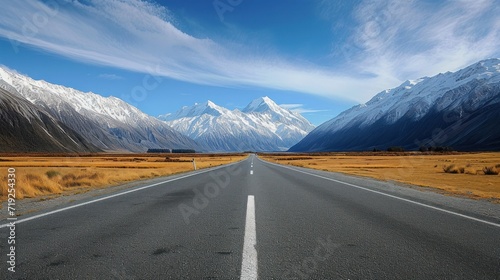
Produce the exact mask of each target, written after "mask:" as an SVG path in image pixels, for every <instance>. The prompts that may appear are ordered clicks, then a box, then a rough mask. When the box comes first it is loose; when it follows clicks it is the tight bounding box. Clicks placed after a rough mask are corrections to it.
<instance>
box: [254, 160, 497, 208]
mask: <svg viewBox="0 0 500 280" xmlns="http://www.w3.org/2000/svg"><path fill="white" fill-rule="evenodd" d="M261 157H262V158H263V159H265V160H269V161H272V162H277V163H281V164H290V165H295V166H300V167H307V168H313V169H319V170H325V171H334V172H341V173H347V174H352V175H358V176H364V177H370V178H375V179H379V180H386V181H397V182H401V183H407V184H412V185H417V186H423V187H430V188H435V189H438V190H442V191H444V192H447V193H451V194H458V195H465V196H468V197H471V198H485V199H491V200H492V201H494V202H496V203H499V202H500V175H498V174H497V175H485V173H484V171H487V172H488V170H483V169H485V168H489V169H490V171H493V172H492V173H493V174H494V173H498V172H499V171H500V153H448V154H439V153H436V154H431V153H328V154H308V155H305V154H300V155H299V154H298V155H291V154H281V155H272V154H263V155H261ZM444 169H447V171H448V172H449V173H447V172H445V170H444ZM452 172H453V173H452Z"/></svg>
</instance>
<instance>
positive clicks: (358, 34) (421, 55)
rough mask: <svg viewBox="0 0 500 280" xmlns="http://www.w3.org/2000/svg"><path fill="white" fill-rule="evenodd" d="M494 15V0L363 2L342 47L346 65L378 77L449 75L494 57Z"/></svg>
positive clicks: (499, 24)
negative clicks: (347, 39)
mask: <svg viewBox="0 0 500 280" xmlns="http://www.w3.org/2000/svg"><path fill="white" fill-rule="evenodd" d="M499 14H500V5H498V1H496V0H448V1H440V2H437V1H433V2H427V1H416V0H410V1H400V0H380V1H378V0H377V1H374V0H365V1H363V2H362V3H361V4H360V5H359V6H357V8H356V10H355V18H356V19H357V25H356V28H355V32H354V35H353V36H352V37H351V38H350V41H349V42H348V43H347V44H346V45H344V48H347V49H349V48H351V49H352V50H354V51H352V52H350V53H348V54H349V55H350V65H351V66H353V67H356V68H358V69H360V70H363V71H366V72H368V73H371V74H374V75H376V76H378V77H380V78H386V79H391V80H404V79H409V78H419V77H421V76H430V75H435V74H438V73H441V72H446V71H454V70H458V69H459V68H463V67H465V66H467V65H469V64H472V63H474V62H476V61H478V60H481V59H485V58H490V57H498V56H500V17H499V16H498V15H499Z"/></svg>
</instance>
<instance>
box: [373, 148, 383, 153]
mask: <svg viewBox="0 0 500 280" xmlns="http://www.w3.org/2000/svg"><path fill="white" fill-rule="evenodd" d="M372 152H375V153H378V152H382V150H380V149H377V148H373V151H372Z"/></svg>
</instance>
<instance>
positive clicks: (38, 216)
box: [0, 162, 240, 228]
mask: <svg viewBox="0 0 500 280" xmlns="http://www.w3.org/2000/svg"><path fill="white" fill-rule="evenodd" d="M238 163H240V162H235V163H231V164H227V165H222V166H219V167H215V168H210V169H208V170H203V171H200V172H196V173H193V174H188V175H184V176H181V177H177V178H173V179H169V180H166V181H162V182H159V183H155V184H151V185H147V186H144V187H140V188H137V189H132V190H128V191H124V192H120V193H116V194H112V195H109V196H105V197H101V198H98V199H94V200H90V201H87V202H83V203H79V204H75V205H72V206H68V207H64V208H60V209H57V210H53V211H50V212H47V213H42V214H38V215H35V216H31V217H28V218H24V219H19V220H17V221H15V222H14V223H15V224H20V223H23V222H27V221H30V220H34V219H38V218H41V217H45V216H48V215H52V214H55V213H59V212H62V211H66V210H69V209H73V208H77V207H80V206H84V205H88V204H92V203H95V202H98V201H103V200H106V199H110V198H113V197H117V196H121V195H125V194H129V193H133V192H137V191H141V190H144V189H149V188H152V187H155V186H158V185H161V184H166V183H170V182H173V181H177V180H181V179H184V178H188V177H191V176H196V175H199V174H203V173H207V172H210V171H213V170H217V169H220V168H224V167H227V166H231V165H234V164H238ZM10 225H11V224H10V223H9V224H3V225H0V228H4V227H8V226H10Z"/></svg>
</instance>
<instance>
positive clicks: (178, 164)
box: [0, 154, 247, 207]
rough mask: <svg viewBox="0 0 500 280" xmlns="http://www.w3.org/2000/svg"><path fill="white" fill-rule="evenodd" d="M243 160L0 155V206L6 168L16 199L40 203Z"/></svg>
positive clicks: (187, 156)
mask: <svg viewBox="0 0 500 280" xmlns="http://www.w3.org/2000/svg"><path fill="white" fill-rule="evenodd" d="M245 157H247V155H244V154H86V155H75V154H31V155H30V154H0V181H2V182H4V183H2V184H1V193H0V202H2V201H6V200H7V192H8V190H7V188H8V185H7V183H6V182H7V176H8V170H9V168H14V169H15V177H16V178H15V179H16V199H24V198H38V200H39V201H40V200H41V201H43V200H46V199H51V198H54V197H57V196H60V195H74V194H80V193H85V192H88V191H90V190H94V189H101V188H107V187H111V186H117V185H120V184H124V183H127V182H133V181H137V180H143V179H149V178H155V177H160V176H166V175H172V174H177V173H182V172H186V171H191V170H193V169H194V165H196V168H197V169H202V168H207V167H213V166H218V165H222V164H227V163H231V162H235V161H239V160H242V159H244V158H245ZM193 159H194V160H195V164H193ZM0 207H1V206H0Z"/></svg>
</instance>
